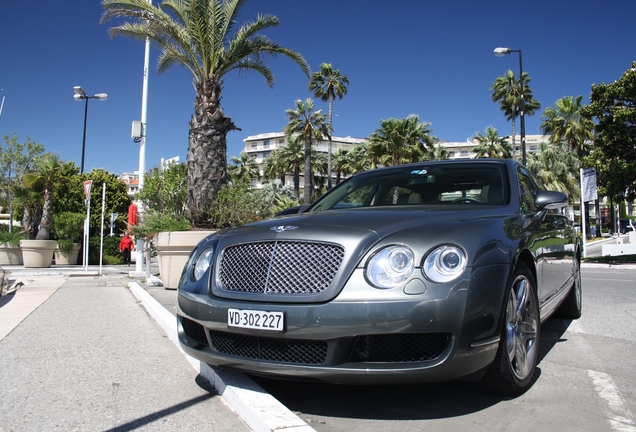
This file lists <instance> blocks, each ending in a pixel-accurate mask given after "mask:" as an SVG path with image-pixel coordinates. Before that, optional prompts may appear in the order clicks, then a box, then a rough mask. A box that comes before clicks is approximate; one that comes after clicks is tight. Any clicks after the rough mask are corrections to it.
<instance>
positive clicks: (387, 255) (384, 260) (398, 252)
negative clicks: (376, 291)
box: [366, 245, 415, 288]
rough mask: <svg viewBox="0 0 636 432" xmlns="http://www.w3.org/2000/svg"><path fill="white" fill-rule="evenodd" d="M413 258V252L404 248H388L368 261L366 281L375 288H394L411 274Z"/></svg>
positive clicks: (400, 246)
mask: <svg viewBox="0 0 636 432" xmlns="http://www.w3.org/2000/svg"><path fill="white" fill-rule="evenodd" d="M413 257H414V255H413V251H412V250H411V249H410V248H408V247H406V246H402V245H394V246H388V247H386V248H384V249H382V250H380V251H379V252H378V253H376V254H375V255H373V257H372V258H371V259H370V260H369V262H368V264H367V269H366V277H367V280H368V281H369V282H370V283H371V284H372V285H373V286H375V287H376V288H393V287H396V286H398V285H400V284H401V283H403V282H405V281H406V280H407V279H408V278H409V277H411V275H412V274H413V270H414V268H415V267H414V265H413V262H414V258H413Z"/></svg>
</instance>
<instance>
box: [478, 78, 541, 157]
mask: <svg viewBox="0 0 636 432" xmlns="http://www.w3.org/2000/svg"><path fill="white" fill-rule="evenodd" d="M522 79H523V107H524V110H525V112H524V115H533V114H534V113H535V111H537V110H538V109H540V108H541V104H539V102H538V101H537V100H535V99H534V98H533V94H532V90H531V89H530V86H528V84H529V83H530V80H531V79H530V77H529V76H528V74H527V73H526V72H524V73H523V75H522ZM490 91H492V101H493V102H498V103H499V109H500V110H501V111H503V113H504V115H505V116H506V120H510V121H511V122H512V148H513V149H515V148H516V146H515V136H516V121H517V117H518V116H519V114H520V112H521V109H520V107H521V94H522V92H521V82H520V81H519V80H517V79H516V77H515V73H514V72H513V71H511V70H508V71H507V72H506V74H505V75H504V76H502V77H499V78H497V79H496V80H495V82H494V83H493V85H491V86H490Z"/></svg>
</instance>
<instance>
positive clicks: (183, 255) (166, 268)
mask: <svg viewBox="0 0 636 432" xmlns="http://www.w3.org/2000/svg"><path fill="white" fill-rule="evenodd" d="M213 232H214V231H172V232H163V233H159V234H157V236H156V237H155V247H156V249H157V258H158V261H159V273H160V275H161V281H162V282H163V286H164V287H165V288H167V289H177V287H178V285H179V279H180V278H181V272H182V271H183V267H184V266H185V264H186V261H187V260H188V255H190V252H191V251H192V249H194V247H195V246H196V244H197V243H199V241H200V240H202V239H203V238H205V237H207V236H208V235H210V234H212V233H213Z"/></svg>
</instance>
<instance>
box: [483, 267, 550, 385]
mask: <svg viewBox="0 0 636 432" xmlns="http://www.w3.org/2000/svg"><path fill="white" fill-rule="evenodd" d="M505 299H506V300H505V303H504V306H503V313H502V324H501V340H500V341H499V348H498V349H497V354H496V355H495V360H494V361H493V362H492V364H491V365H490V366H489V367H488V369H487V370H486V373H485V374H484V376H483V378H482V380H481V383H480V384H481V387H482V388H485V389H486V390H489V391H492V392H495V393H500V394H504V395H508V396H518V395H521V394H523V393H525V392H526V391H527V390H528V389H529V388H530V387H531V386H532V383H533V382H534V374H535V371H536V368H537V361H538V358H539V336H540V331H541V326H540V321H539V301H538V297H537V284H536V282H535V280H534V276H533V275H532V272H531V271H530V269H529V268H528V266H527V265H526V264H524V263H523V262H520V263H519V264H518V265H517V268H516V269H515V272H514V274H513V277H512V282H511V284H510V286H509V287H508V289H507V290H506V297H505Z"/></svg>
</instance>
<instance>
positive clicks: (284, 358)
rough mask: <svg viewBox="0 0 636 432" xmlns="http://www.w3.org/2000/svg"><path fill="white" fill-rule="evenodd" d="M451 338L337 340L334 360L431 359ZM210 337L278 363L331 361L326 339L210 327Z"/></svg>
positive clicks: (239, 353) (231, 349) (229, 349)
mask: <svg viewBox="0 0 636 432" xmlns="http://www.w3.org/2000/svg"><path fill="white" fill-rule="evenodd" d="M451 339H452V336H451V334H450V333H423V334H397V335H367V336H358V337H356V338H354V340H353V344H351V341H350V340H349V339H347V340H346V341H345V342H344V343H343V344H342V345H339V344H338V340H335V341H333V350H334V352H337V353H338V354H334V355H333V358H332V359H331V360H330V363H331V364H341V363H348V362H353V363H359V362H372V363H406V362H422V361H430V360H434V359H436V358H437V357H439V356H440V355H441V354H442V353H443V352H444V350H445V349H446V348H447V347H448V345H449V344H450V341H451ZM210 340H211V341H212V348H214V349H215V350H216V351H218V352H220V353H222V354H227V355H232V356H236V357H242V358H246V359H252V360H266V361H272V362H277V363H293V364H317V365H320V364H324V363H325V362H326V361H327V358H328V353H329V347H330V345H331V343H328V342H326V341H314V340H297V339H282V338H275V337H262V336H249V335H242V334H235V333H226V332H221V331H210ZM336 345H338V346H336ZM345 347H349V348H348V349H346V348H345ZM343 348H345V349H343Z"/></svg>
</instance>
